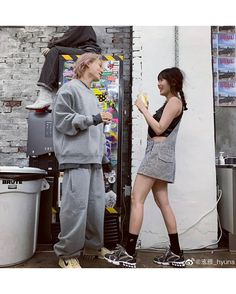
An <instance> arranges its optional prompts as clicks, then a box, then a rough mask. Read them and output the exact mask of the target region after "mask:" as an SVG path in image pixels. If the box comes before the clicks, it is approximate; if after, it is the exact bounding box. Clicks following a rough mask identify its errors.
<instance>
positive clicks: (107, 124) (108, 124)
mask: <svg viewBox="0 0 236 294" xmlns="http://www.w3.org/2000/svg"><path fill="white" fill-rule="evenodd" d="M110 131H111V123H105V125H104V130H103V132H104V134H109V133H110Z"/></svg>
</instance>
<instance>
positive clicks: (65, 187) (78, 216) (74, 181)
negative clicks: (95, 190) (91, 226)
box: [54, 168, 91, 257]
mask: <svg viewBox="0 0 236 294" xmlns="http://www.w3.org/2000/svg"><path fill="white" fill-rule="evenodd" d="M90 177H91V169H82V168H78V169H71V170H66V171H65V172H64V177H63V183H62V202H61V209H60V225H61V232H60V234H59V236H58V237H59V242H58V243H56V244H55V245H54V251H55V253H56V255H57V256H62V257H72V256H78V255H80V251H81V250H82V249H83V247H84V244H85V232H86V221H87V209H88V195H89V186H90Z"/></svg>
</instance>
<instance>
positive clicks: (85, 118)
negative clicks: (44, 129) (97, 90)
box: [53, 79, 105, 165]
mask: <svg viewBox="0 0 236 294" xmlns="http://www.w3.org/2000/svg"><path fill="white" fill-rule="evenodd" d="M100 112H101V110H100V109H99V103H98V99H97V98H96V96H95V95H94V94H93V91H92V90H91V89H89V88H87V87H86V86H85V85H84V84H83V83H82V82H81V81H80V80H77V79H73V80H71V81H70V82H67V83H66V84H64V85H63V86H62V87H61V88H60V89H59V90H58V92H57V95H56V98H55V102H54V106H53V144H54V152H55V155H56V157H57V160H58V162H59V165H64V164H71V163H72V164H89V163H95V164H101V163H102V159H103V157H104V154H105V135H104V133H103V123H100V124H98V125H95V124H94V117H93V116H94V115H97V114H98V113H100Z"/></svg>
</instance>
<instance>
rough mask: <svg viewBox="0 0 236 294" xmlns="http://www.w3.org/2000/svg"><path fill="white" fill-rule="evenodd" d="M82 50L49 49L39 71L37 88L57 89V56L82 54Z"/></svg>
mask: <svg viewBox="0 0 236 294" xmlns="http://www.w3.org/2000/svg"><path fill="white" fill-rule="evenodd" d="M83 53H85V51H84V50H81V49H78V48H70V47H62V46H55V47H52V48H51V49H50V51H49V52H48V54H47V55H46V57H45V61H44V64H43V67H42V70H41V74H40V77H39V80H38V82H37V85H38V86H43V87H45V88H47V89H48V90H50V91H53V90H57V89H58V75H59V56H60V55H61V54H69V55H74V54H83Z"/></svg>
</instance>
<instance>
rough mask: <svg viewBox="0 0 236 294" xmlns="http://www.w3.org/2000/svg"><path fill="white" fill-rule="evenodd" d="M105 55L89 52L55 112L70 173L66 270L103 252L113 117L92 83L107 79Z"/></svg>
mask: <svg viewBox="0 0 236 294" xmlns="http://www.w3.org/2000/svg"><path fill="white" fill-rule="evenodd" d="M102 71H103V69H102V61H101V57H100V55H97V54H95V53H85V54H83V55H82V56H81V57H80V59H79V60H78V61H77V64H76V66H75V78H74V79H73V80H72V81H70V82H68V83H66V84H64V85H63V86H62V87H61V88H60V89H59V91H58V93H57V96H56V99H55V103H54V107H53V121H54V124H53V125H54V128H53V143H54V151H55V155H56V157H57V159H58V162H59V167H60V170H63V171H64V177H63V183H62V201H61V208H60V224H61V232H60V234H59V242H58V243H56V244H55V245H54V251H55V253H56V255H57V256H58V257H59V265H60V266H61V267H63V268H75V267H77V268H78V267H80V265H79V261H78V259H77V257H78V256H79V255H80V253H81V250H83V248H87V249H95V250H99V249H101V248H102V247H103V226H104V209H105V188H104V179H103V172H102V163H107V160H106V157H105V135H104V133H103V127H104V124H103V122H104V123H106V122H110V121H111V120H112V115H111V114H110V113H106V112H100V109H99V103H98V99H97V98H96V96H95V95H94V94H93V91H92V90H91V89H90V85H91V82H92V81H93V80H98V79H99V78H100V76H101V73H102Z"/></svg>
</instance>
